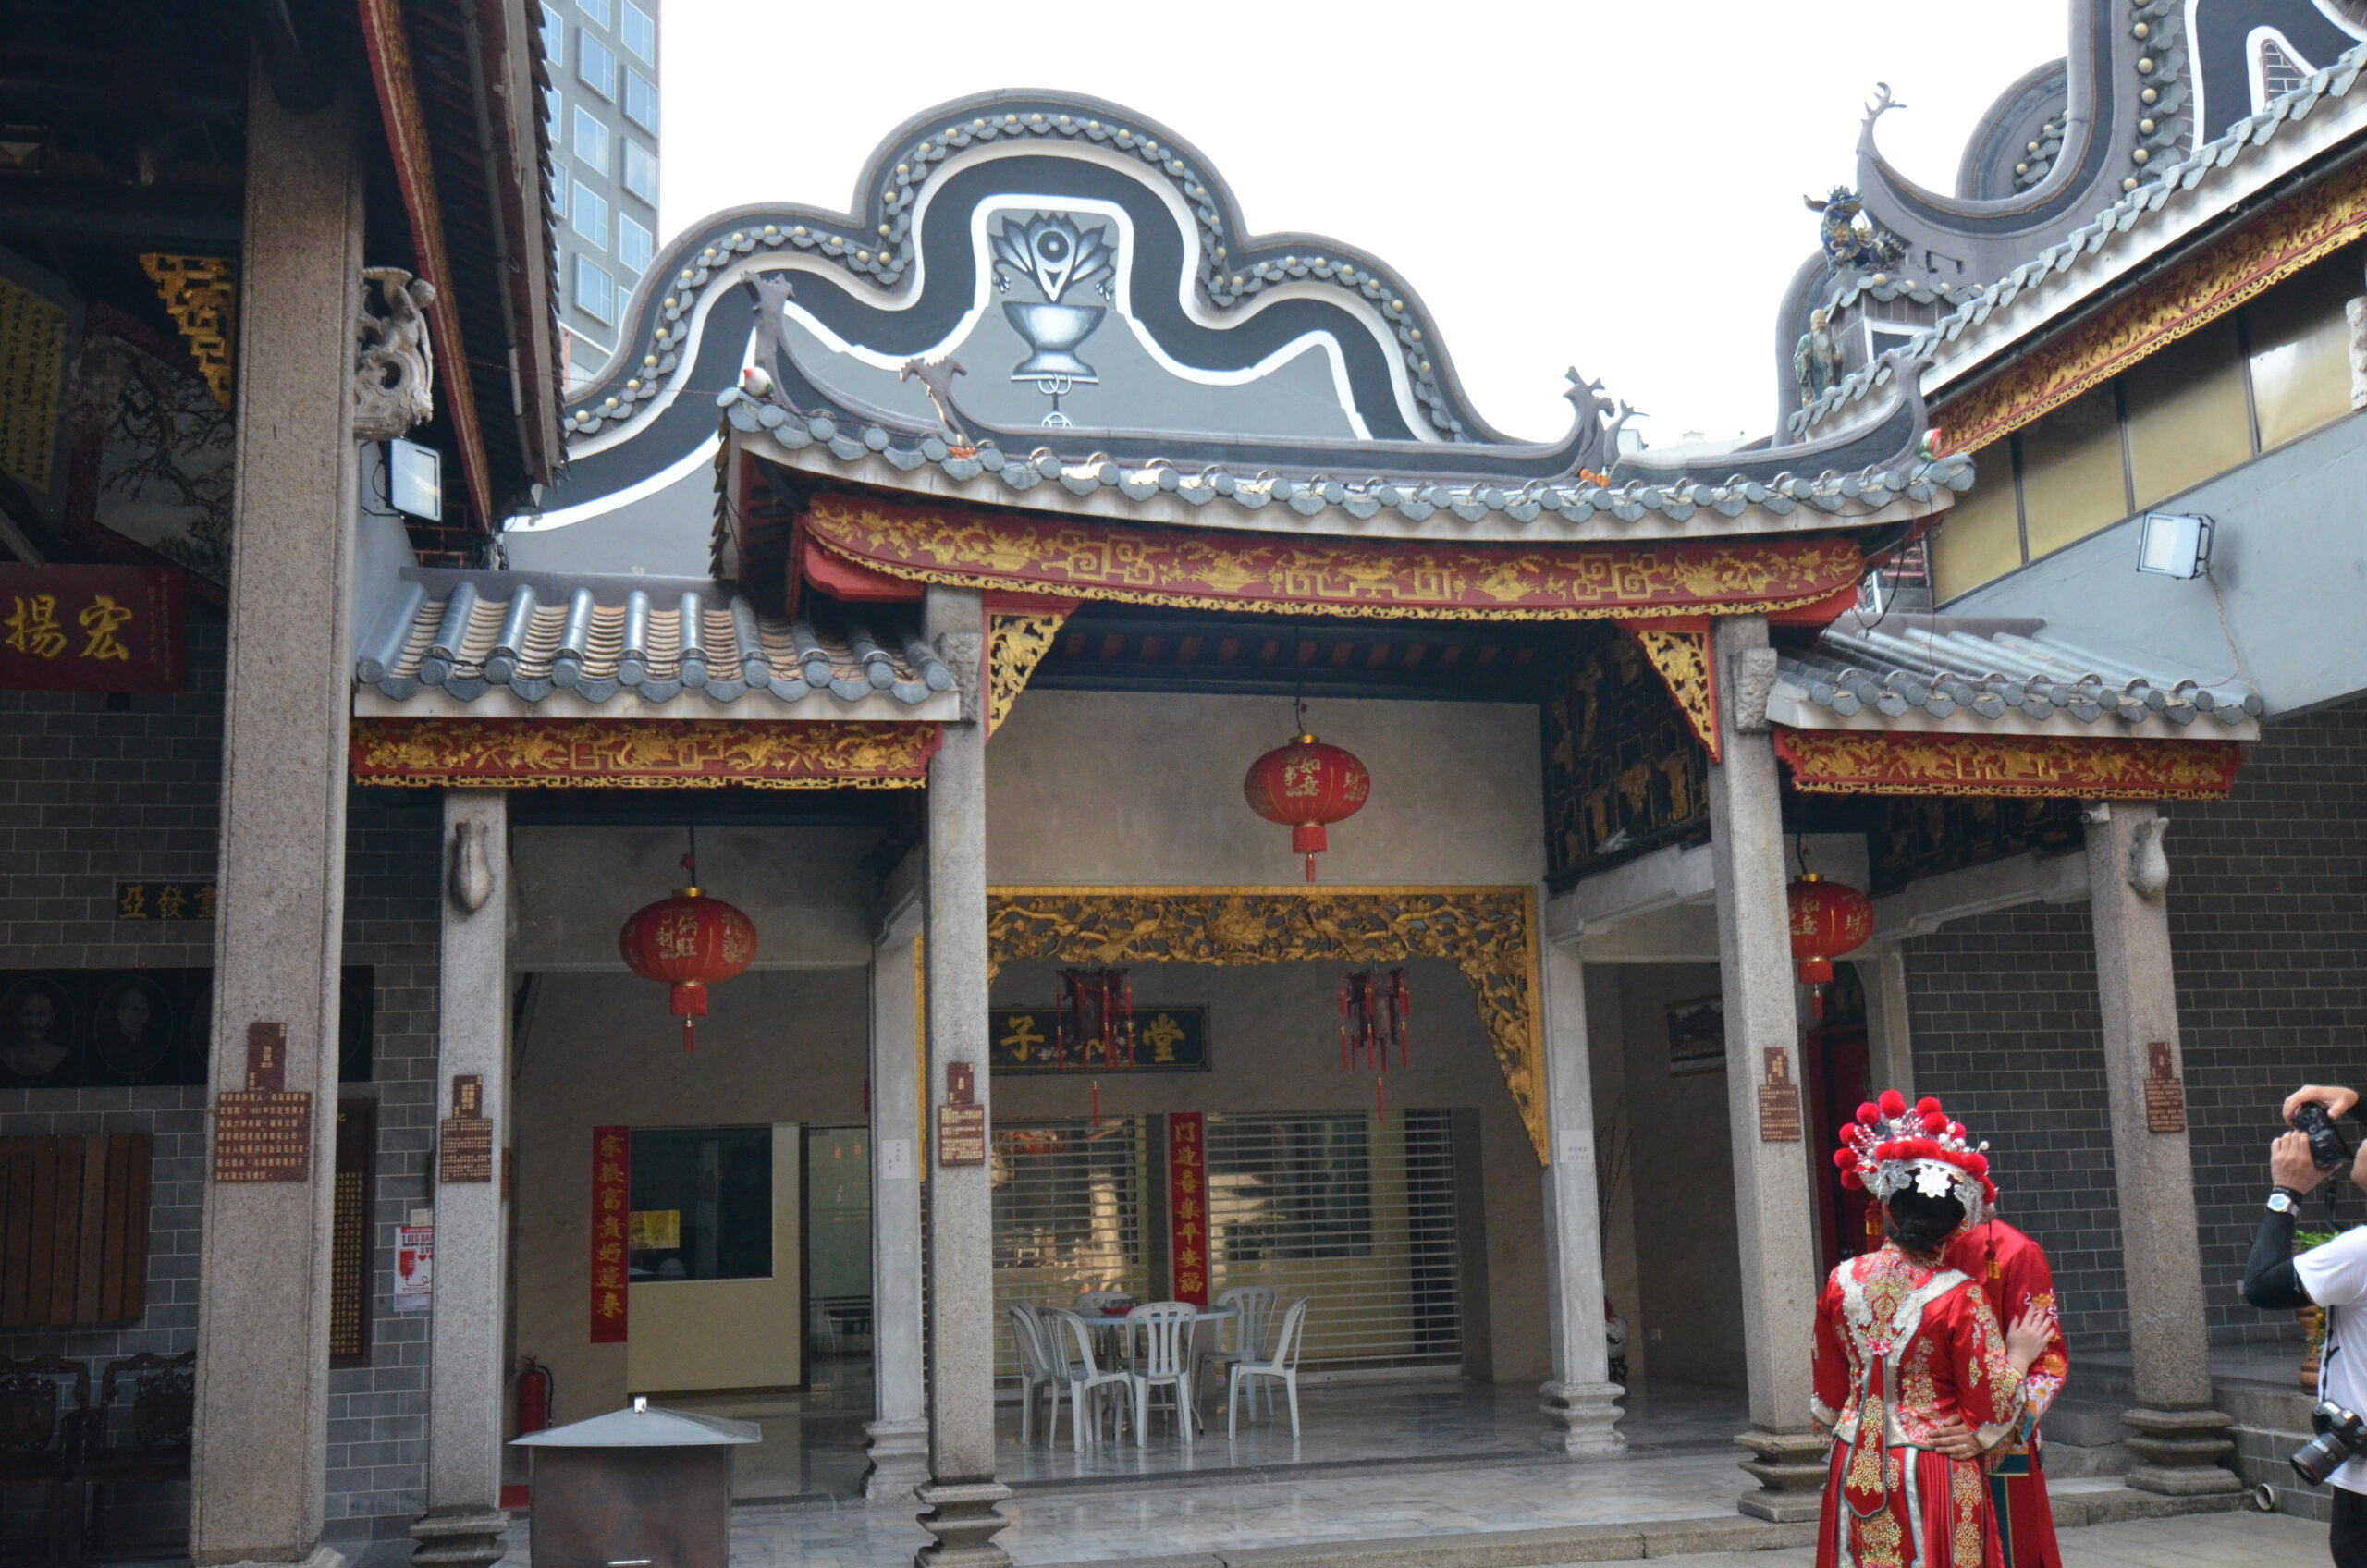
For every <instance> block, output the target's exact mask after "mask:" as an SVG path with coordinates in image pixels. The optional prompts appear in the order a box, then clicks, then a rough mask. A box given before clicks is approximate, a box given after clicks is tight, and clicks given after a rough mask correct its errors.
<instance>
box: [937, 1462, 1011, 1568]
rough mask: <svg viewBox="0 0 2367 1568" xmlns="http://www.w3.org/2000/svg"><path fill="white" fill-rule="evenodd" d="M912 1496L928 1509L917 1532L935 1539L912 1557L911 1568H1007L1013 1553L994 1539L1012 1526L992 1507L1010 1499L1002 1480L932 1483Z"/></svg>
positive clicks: (1007, 1488) (1008, 1489)
mask: <svg viewBox="0 0 2367 1568" xmlns="http://www.w3.org/2000/svg"><path fill="white" fill-rule="evenodd" d="M913 1495H914V1497H917V1498H918V1499H920V1500H921V1501H922V1502H924V1503H926V1505H927V1506H928V1512H927V1513H924V1514H922V1515H921V1528H922V1529H924V1530H926V1531H927V1532H928V1533H929V1534H930V1535H932V1536H935V1537H937V1539H935V1540H934V1541H931V1542H930V1543H929V1544H928V1545H926V1546H925V1547H923V1548H921V1550H920V1551H919V1552H918V1553H917V1554H916V1555H915V1556H914V1558H913V1562H914V1568H1008V1564H1009V1563H1010V1562H1011V1554H1010V1553H1009V1552H1007V1551H1005V1550H1003V1549H1002V1548H1000V1547H999V1546H997V1545H995V1543H994V1537H995V1536H996V1534H997V1533H999V1532H1000V1530H1001V1529H1002V1528H1003V1526H1004V1525H1008V1524H1010V1523H1011V1521H1010V1520H1008V1519H1006V1518H1004V1517H1003V1516H1002V1515H1001V1514H1000V1513H996V1512H995V1504H996V1503H999V1502H1000V1501H1003V1500H1004V1499H1005V1498H1007V1497H1009V1496H1011V1488H1009V1487H1006V1486H1004V1485H1003V1484H1002V1483H1001V1482H1000V1481H957V1482H952V1483H946V1482H939V1481H930V1482H928V1483H926V1484H925V1485H923V1486H921V1487H919V1488H916V1489H915V1490H914V1493H913Z"/></svg>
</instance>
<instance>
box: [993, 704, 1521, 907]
mask: <svg viewBox="0 0 2367 1568" xmlns="http://www.w3.org/2000/svg"><path fill="white" fill-rule="evenodd" d="M1308 721H1309V723H1310V725H1311V726H1312V728H1313V729H1314V731H1315V733H1316V734H1318V735H1319V736H1321V737H1322V738H1323V739H1324V740H1326V741H1331V742H1332V743H1334V744H1335V745H1341V746H1345V747H1346V748H1348V749H1349V750H1350V751H1352V752H1354V753H1356V755H1357V756H1359V757H1361V758H1363V759H1364V763H1365V766H1367V768H1369V769H1370V770H1371V772H1372V781H1373V782H1372V799H1371V801H1370V802H1368V803H1367V805H1366V806H1365V808H1364V810H1363V811H1361V812H1359V813H1358V814H1356V815H1355V816H1353V817H1351V818H1349V819H1348V820H1347V821H1345V822H1343V823H1340V824H1338V825H1337V826H1335V827H1332V829H1331V849H1330V850H1329V851H1326V852H1325V853H1324V854H1323V855H1321V856H1320V857H1318V861H1317V875H1318V876H1320V877H1321V879H1322V880H1323V881H1324V882H1325V883H1326V884H1332V885H1340V886H1348V885H1353V884H1356V883H1362V884H1365V885H1367V886H1386V885H1390V884H1398V883H1410V884H1430V885H1444V884H1456V883H1506V882H1522V883H1527V882H1534V881H1536V880H1538V879H1539V877H1541V876H1544V875H1545V827H1544V823H1545V818H1544V806H1543V794H1542V784H1541V782H1540V774H1539V766H1540V764H1539V756H1538V740H1537V710H1536V709H1535V708H1534V707H1532V706H1529V705H1527V704H1467V703H1411V702H1323V703H1318V704H1313V705H1312V706H1311V708H1310V710H1309V713H1308ZM1294 733H1295V730H1294V727H1293V725H1292V722H1291V704H1289V702H1288V701H1287V700H1284V699H1282V698H1266V697H1256V698H1252V697H1197V696H1144V695H1139V694H1132V693H1129V694H1126V695H1109V694H1105V693H1101V692H1029V693H1027V694H1026V695H1025V696H1024V697H1023V698H1022V699H1021V700H1020V702H1019V704H1018V705H1017V706H1016V707H1015V708H1013V709H1012V716H1011V717H1010V718H1009V719H1008V720H1007V721H1005V723H1004V725H1003V727H1002V728H1001V729H999V730H997V731H996V732H995V739H994V743H993V744H992V745H991V746H989V747H988V748H987V818H988V830H987V880H988V881H989V882H990V883H1002V884H1027V883H1036V884H1046V883H1055V884H1056V883H1071V882H1074V883H1091V884H1119V885H1126V884H1134V885H1164V884H1176V885H1184V886H1202V887H1229V886H1264V885H1271V884H1276V883H1284V882H1297V881H1299V880H1301V878H1302V876H1303V875H1304V873H1303V871H1302V869H1301V865H1300V862H1299V858H1298V857H1297V856H1295V855H1294V854H1292V853H1291V844H1290V839H1291V835H1290V830H1289V829H1288V828H1286V827H1276V826H1275V825H1274V824H1272V823H1270V822H1268V821H1266V820H1265V819H1264V818H1263V817H1260V816H1258V815H1257V814H1256V813H1255V812H1252V811H1251V810H1250V809H1249V808H1248V806H1247V805H1246V804H1245V803H1244V802H1243V801H1242V798H1241V778H1242V775H1243V774H1244V773H1245V772H1246V771H1247V769H1248V767H1249V765H1250V764H1251V763H1252V762H1254V761H1256V760H1257V757H1258V756H1259V755H1261V754H1262V753H1265V752H1268V751H1269V750H1271V749H1272V748H1274V747H1276V746H1279V745H1281V744H1282V743H1283V742H1284V741H1288V740H1289V739H1290V738H1291V736H1292V735H1293V734H1294Z"/></svg>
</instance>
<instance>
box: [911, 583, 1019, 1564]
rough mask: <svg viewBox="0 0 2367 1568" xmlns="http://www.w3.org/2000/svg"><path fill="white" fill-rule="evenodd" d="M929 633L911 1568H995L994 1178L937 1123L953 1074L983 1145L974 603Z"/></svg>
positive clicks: (980, 725) (982, 765)
mask: <svg viewBox="0 0 2367 1568" xmlns="http://www.w3.org/2000/svg"><path fill="white" fill-rule="evenodd" d="M927 632H928V636H929V638H930V640H931V641H932V642H933V643H935V644H936V646H937V651H938V657H939V658H941V659H943V660H944V661H945V663H946V665H947V667H948V668H950V669H951V670H952V671H953V672H954V678H955V680H957V681H958V682H959V685H960V690H961V692H962V708H963V722H962V723H959V724H949V725H947V726H946V727H945V741H944V743H943V744H942V745H941V746H939V747H938V753H937V755H936V757H935V758H934V759H932V760H931V762H930V763H929V770H928V891H927V912H928V926H927V931H926V938H925V943H924V947H923V952H924V953H925V955H926V967H927V985H926V1008H927V1037H928V1079H927V1082H926V1083H925V1084H923V1085H922V1086H921V1087H922V1096H923V1103H924V1104H926V1106H928V1107H929V1108H930V1123H929V1160H930V1166H929V1201H928V1248H929V1253H928V1261H929V1270H928V1272H929V1281H928V1285H929V1314H928V1325H929V1369H930V1378H931V1387H930V1390H929V1394H930V1398H929V1446H928V1459H929V1479H928V1482H927V1484H926V1485H925V1486H923V1487H922V1488H920V1490H919V1493H918V1495H919V1498H920V1501H922V1502H923V1503H925V1504H926V1505H927V1508H928V1512H927V1513H924V1514H922V1515H921V1524H922V1525H923V1527H925V1528H926V1530H927V1531H928V1532H929V1534H931V1535H932V1536H935V1537H937V1539H936V1540H935V1541H934V1542H932V1543H931V1544H930V1545H928V1546H926V1547H923V1548H922V1549H921V1550H920V1553H919V1556H918V1558H917V1559H916V1561H917V1562H918V1563H919V1564H920V1568H929V1565H930V1564H932V1563H934V1564H938V1565H939V1568H1001V1565H1002V1564H1004V1563H1007V1562H1010V1561H1011V1559H1010V1557H1009V1556H1008V1555H1007V1554H1006V1553H1005V1552H1004V1551H1003V1550H1002V1549H1001V1548H1000V1547H999V1546H997V1545H995V1544H994V1536H995V1533H996V1532H997V1531H999V1530H1000V1529H1001V1528H1002V1527H1003V1525H1005V1524H1006V1523H1007V1521H1006V1520H1005V1519H1004V1518H1003V1517H1002V1515H1001V1514H1000V1513H996V1512H995V1504H996V1503H998V1502H1000V1501H1002V1500H1003V1499H1004V1498H1006V1497H1008V1496H1010V1495H1011V1494H1010V1492H1009V1490H1008V1489H1007V1488H1003V1487H1001V1486H999V1485H997V1484H996V1482H995V1478H994V1475H995V1389H994V1365H995V1316H994V1292H992V1291H991V1290H989V1289H988V1288H987V1286H988V1284H989V1282H990V1280H992V1278H993V1261H994V1244H993V1239H994V1211H993V1189H992V1186H991V1184H990V1174H991V1170H992V1167H991V1165H990V1164H988V1163H985V1162H982V1163H980V1164H976V1165H948V1164H946V1163H945V1162H944V1159H943V1158H942V1157H943V1155H944V1153H945V1150H944V1148H943V1146H942V1145H943V1141H942V1140H941V1139H940V1138H939V1137H938V1130H937V1117H936V1112H937V1109H938V1108H939V1107H941V1106H943V1105H945V1104H946V1103H947V1098H948V1095H949V1092H950V1083H951V1079H952V1076H953V1075H952V1073H951V1072H950V1071H949V1070H950V1069H954V1068H957V1067H958V1068H963V1069H966V1075H967V1077H968V1079H969V1081H970V1084H971V1085H972V1090H971V1092H972V1093H973V1094H974V1096H975V1103H976V1104H977V1106H978V1107H979V1108H980V1109H982V1110H983V1111H984V1113H985V1120H986V1123H987V1140H988V1142H989V1144H991V1142H992V1139H993V1136H994V1133H993V1125H994V1121H993V1118H994V1111H993V1107H992V1104H991V1100H992V1096H991V1093H990V1091H989V1086H988V1073H987V1036H988V1033H989V1031H988V1029H987V729H986V724H985V722H984V716H983V707H982V703H983V698H982V695H981V692H980V678H981V674H982V671H983V668H984V662H985V661H984V653H985V643H986V612H985V609H984V606H982V605H981V604H980V602H979V597H978V595H977V594H976V593H975V591H972V590H967V589H951V588H931V589H930V590H929V591H928V605H927Z"/></svg>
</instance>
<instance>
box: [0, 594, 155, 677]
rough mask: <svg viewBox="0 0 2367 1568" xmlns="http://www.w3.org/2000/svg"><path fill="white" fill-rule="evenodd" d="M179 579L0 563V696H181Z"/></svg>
mask: <svg viewBox="0 0 2367 1568" xmlns="http://www.w3.org/2000/svg"><path fill="white" fill-rule="evenodd" d="M181 643H182V634H181V574H180V573H179V572H178V571H176V570H171V569H169V568H158V567H140V566H0V690H6V691H13V692H178V691H179V690H181V688H182V687H183V685H185V684H186V679H185V672H184V670H183V668H182V661H181Z"/></svg>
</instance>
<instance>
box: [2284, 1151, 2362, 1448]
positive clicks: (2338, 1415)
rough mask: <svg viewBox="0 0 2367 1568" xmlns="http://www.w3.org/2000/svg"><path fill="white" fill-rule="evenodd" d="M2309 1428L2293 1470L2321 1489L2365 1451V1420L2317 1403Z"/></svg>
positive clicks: (2325, 1402) (2328, 1402)
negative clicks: (2344, 1465) (2345, 1462)
mask: <svg viewBox="0 0 2367 1568" xmlns="http://www.w3.org/2000/svg"><path fill="white" fill-rule="evenodd" d="M2320 1114H2321V1115H2323V1114H2324V1112H2323V1111H2322V1112H2320ZM2310 1427H2311V1429H2312V1430H2313V1431H2315V1432H2316V1433H2317V1434H2318V1435H2317V1436H2316V1437H2314V1438H2312V1439H2310V1440H2309V1441H2308V1442H2306V1443H2303V1444H2302V1445H2301V1447H2300V1450H2299V1451H2297V1452H2295V1453H2294V1455H2293V1469H2294V1471H2295V1473H2296V1474H2298V1475H2299V1476H2300V1477H2301V1479H2303V1480H2305V1481H2307V1482H2309V1483H2310V1485H2312V1486H2313V1487H2323V1486H2324V1485H2325V1484H2326V1477H2327V1476H2332V1475H2333V1474H2334V1473H2335V1472H2336V1470H2338V1469H2340V1468H2342V1464H2343V1461H2345V1460H2347V1459H2355V1458H2357V1457H2358V1456H2359V1455H2360V1454H2361V1453H2362V1452H2367V1420H2361V1418H2360V1417H2359V1415H2358V1414H2357V1413H2356V1412H2355V1411H2349V1410H2345V1409H2344V1408H2343V1407H2342V1406H2340V1405H2338V1404H2336V1403H2335V1402H2334V1401H2332V1400H2330V1399H2323V1400H2320V1401H2319V1402H2318V1404H2317V1408H2316V1409H2314V1410H2312V1411H2311V1412H2310Z"/></svg>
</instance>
